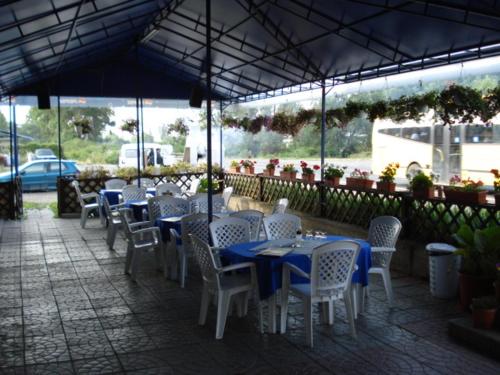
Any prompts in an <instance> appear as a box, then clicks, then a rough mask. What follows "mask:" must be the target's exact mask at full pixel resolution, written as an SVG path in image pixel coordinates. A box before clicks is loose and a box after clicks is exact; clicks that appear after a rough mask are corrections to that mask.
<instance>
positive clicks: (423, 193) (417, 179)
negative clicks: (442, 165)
mask: <svg viewBox="0 0 500 375" xmlns="http://www.w3.org/2000/svg"><path fill="white" fill-rule="evenodd" d="M432 180H433V177H432V176H427V175H426V174H425V173H424V172H422V171H418V173H417V174H416V175H414V176H413V177H412V178H411V180H410V189H411V191H412V194H413V197H415V198H418V199H430V198H433V197H434V183H433V182H432Z"/></svg>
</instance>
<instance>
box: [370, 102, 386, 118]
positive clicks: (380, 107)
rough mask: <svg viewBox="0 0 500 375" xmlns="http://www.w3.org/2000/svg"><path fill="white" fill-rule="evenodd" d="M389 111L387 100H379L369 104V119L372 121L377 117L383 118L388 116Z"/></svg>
mask: <svg viewBox="0 0 500 375" xmlns="http://www.w3.org/2000/svg"><path fill="white" fill-rule="evenodd" d="M388 111H389V107H388V105H387V103H386V102H383V101H381V100H380V101H378V102H375V103H373V104H372V105H371V106H369V108H368V110H367V115H368V120H370V121H371V122H373V121H375V120H376V119H382V118H385V117H387V113H388Z"/></svg>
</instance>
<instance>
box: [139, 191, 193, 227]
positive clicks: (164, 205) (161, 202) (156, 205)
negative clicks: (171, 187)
mask: <svg viewBox="0 0 500 375" xmlns="http://www.w3.org/2000/svg"><path fill="white" fill-rule="evenodd" d="M188 213H189V202H188V201H187V200H185V199H182V198H174V197H171V196H168V195H160V196H156V197H153V198H149V199H148V215H149V221H150V222H151V223H152V224H153V225H154V223H155V221H156V219H158V218H159V217H161V216H167V215H177V216H182V215H185V214H188Z"/></svg>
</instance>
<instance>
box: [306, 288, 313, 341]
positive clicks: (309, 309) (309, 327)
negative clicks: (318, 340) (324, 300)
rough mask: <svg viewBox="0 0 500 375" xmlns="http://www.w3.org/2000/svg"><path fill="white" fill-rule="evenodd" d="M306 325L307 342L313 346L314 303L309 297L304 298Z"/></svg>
mask: <svg viewBox="0 0 500 375" xmlns="http://www.w3.org/2000/svg"><path fill="white" fill-rule="evenodd" d="M304 325H305V329H306V343H307V345H309V346H310V347H311V348H312V347H313V322H312V304H311V300H310V299H309V298H305V299H304Z"/></svg>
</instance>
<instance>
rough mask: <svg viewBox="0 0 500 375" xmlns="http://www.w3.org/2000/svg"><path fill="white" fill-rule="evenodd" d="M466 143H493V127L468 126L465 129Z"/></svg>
mask: <svg viewBox="0 0 500 375" xmlns="http://www.w3.org/2000/svg"><path fill="white" fill-rule="evenodd" d="M465 141H466V142H467V143H493V127H492V126H484V125H469V126H467V127H466V128H465Z"/></svg>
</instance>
